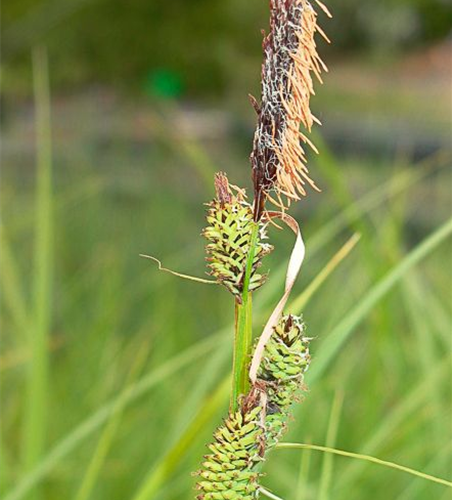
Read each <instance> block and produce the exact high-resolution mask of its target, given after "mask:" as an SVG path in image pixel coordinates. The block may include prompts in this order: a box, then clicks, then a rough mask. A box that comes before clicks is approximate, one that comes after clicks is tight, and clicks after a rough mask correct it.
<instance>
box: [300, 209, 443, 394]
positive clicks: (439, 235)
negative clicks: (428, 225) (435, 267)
mask: <svg viewBox="0 0 452 500" xmlns="http://www.w3.org/2000/svg"><path fill="white" fill-rule="evenodd" d="M450 234H452V218H451V219H449V220H448V221H447V222H446V223H444V224H443V225H442V226H441V227H440V228H438V229H437V230H436V231H435V232H434V233H433V234H431V235H430V236H429V237H428V238H426V239H425V240H424V241H422V242H421V243H420V244H419V245H418V246H417V247H416V248H414V250H412V251H411V252H410V253H409V254H408V255H407V256H406V257H405V258H404V259H403V260H402V261H401V262H400V263H399V264H398V265H397V266H396V267H394V268H393V269H392V270H391V271H389V273H387V274H386V275H385V276H384V277H383V278H382V279H381V280H380V281H379V282H378V283H377V284H376V285H375V286H374V287H373V288H371V289H370V290H369V292H368V293H367V294H366V295H365V296H364V298H363V299H362V300H361V301H360V302H358V304H357V305H356V306H355V307H354V308H353V309H352V311H351V312H350V313H349V314H347V316H346V317H345V318H344V319H343V320H342V321H341V322H340V323H339V324H338V325H337V327H336V328H335V329H334V330H333V331H332V332H331V333H330V334H329V335H328V342H325V343H324V345H323V346H322V351H321V352H320V353H319V356H318V358H317V359H316V362H315V363H314V364H313V366H312V367H311V369H310V370H309V372H308V373H307V377H308V381H309V382H310V383H311V384H312V383H313V381H314V380H317V379H318V378H319V377H320V376H321V375H322V374H323V373H324V372H325V370H326V369H327V368H328V366H329V365H330V363H331V361H332V360H333V358H334V356H335V355H336V354H337V353H338V351H339V349H340V348H341V346H342V345H343V344H344V342H346V340H347V339H348V337H349V336H350V334H351V333H352V332H353V331H354V329H355V328H356V326H357V325H358V324H359V323H360V322H361V321H362V320H363V319H364V318H365V317H366V315H367V314H368V313H369V312H370V311H371V310H372V308H373V307H374V306H375V305H376V304H377V303H378V301H379V300H381V299H382V298H383V297H384V296H385V295H386V294H387V293H388V292H389V291H390V290H391V289H392V288H393V287H394V286H395V285H396V284H397V283H398V282H399V281H400V280H401V279H402V278H403V276H404V275H405V274H406V273H407V272H408V271H409V270H410V269H411V268H412V267H413V266H415V265H416V264H417V263H418V262H420V261H421V260H422V259H424V258H425V257H427V256H428V255H429V254H430V253H431V252H432V251H433V250H434V249H435V248H436V247H437V246H438V245H440V244H441V243H442V242H443V241H444V240H445V239H446V238H447V237H448V236H450Z"/></svg>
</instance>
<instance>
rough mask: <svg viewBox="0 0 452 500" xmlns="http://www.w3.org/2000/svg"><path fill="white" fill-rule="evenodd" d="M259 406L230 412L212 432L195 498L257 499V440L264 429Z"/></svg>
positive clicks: (259, 459)
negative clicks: (198, 492)
mask: <svg viewBox="0 0 452 500" xmlns="http://www.w3.org/2000/svg"><path fill="white" fill-rule="evenodd" d="M260 415H261V408H260V407H255V408H253V409H252V410H248V409H247V410H246V411H245V412H244V413H242V411H238V412H236V413H233V414H231V415H229V417H228V418H227V419H226V420H225V421H224V423H223V425H221V426H220V427H219V428H218V429H217V431H216V432H215V434H214V438H215V442H214V443H213V444H211V445H210V446H209V449H210V450H211V452H212V453H210V454H209V455H206V457H205V459H206V460H205V461H204V463H203V469H202V470H200V471H198V472H196V475H197V476H199V477H200V478H201V480H200V481H199V482H198V483H197V485H196V489H197V490H199V491H200V494H199V495H198V496H197V497H196V498H197V499H198V500H235V499H237V500H239V499H242V500H255V499H257V498H259V483H258V479H259V476H260V474H259V472H258V470H257V469H258V465H259V464H260V462H261V461H262V458H261V457H260V455H259V446H258V445H259V442H261V441H262V439H263V433H264V430H263V428H262V426H261V425H260Z"/></svg>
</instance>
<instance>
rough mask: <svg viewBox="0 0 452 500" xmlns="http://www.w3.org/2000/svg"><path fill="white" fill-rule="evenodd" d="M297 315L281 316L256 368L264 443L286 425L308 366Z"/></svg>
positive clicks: (270, 441)
mask: <svg viewBox="0 0 452 500" xmlns="http://www.w3.org/2000/svg"><path fill="white" fill-rule="evenodd" d="M304 331H305V325H304V323H303V322H302V320H301V318H299V317H296V316H291V315H288V316H283V317H282V318H281V320H280V322H279V323H278V325H277V326H276V327H275V331H274V333H273V335H272V336H271V338H270V340H269V342H268V343H267V345H266V346H265V350H264V354H263V356H262V361H261V364H260V367H259V371H258V383H259V385H260V386H261V387H264V388H265V393H266V397H267V407H266V418H265V426H266V431H267V435H266V446H267V450H268V449H269V448H270V447H272V446H273V445H275V444H276V442H277V441H278V440H279V439H280V437H281V435H282V434H283V432H284V430H285V428H286V421H287V417H288V416H289V413H290V408H291V406H292V403H293V402H294V401H296V400H297V395H298V394H299V392H300V389H302V388H303V379H304V374H305V373H306V371H307V369H308V368H309V363H310V356H309V347H308V339H307V338H306V337H304Z"/></svg>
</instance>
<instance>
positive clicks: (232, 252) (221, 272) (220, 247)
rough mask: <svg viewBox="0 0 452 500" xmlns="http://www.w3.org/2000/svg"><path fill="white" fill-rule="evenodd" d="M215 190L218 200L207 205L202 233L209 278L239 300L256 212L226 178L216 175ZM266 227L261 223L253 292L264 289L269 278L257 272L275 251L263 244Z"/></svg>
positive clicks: (251, 279) (251, 285)
mask: <svg viewBox="0 0 452 500" xmlns="http://www.w3.org/2000/svg"><path fill="white" fill-rule="evenodd" d="M215 188H216V192H217V198H216V199H215V200H213V201H212V202H211V203H209V204H208V207H209V208H208V211H207V223H208V226H207V227H206V228H205V229H204V231H203V235H204V236H205V237H206V238H207V240H208V241H209V243H208V244H207V246H206V250H207V255H208V256H207V261H208V262H209V268H210V274H211V275H212V276H214V277H215V278H216V279H217V280H218V282H219V283H221V284H222V285H224V286H225V287H226V288H227V289H228V290H229V291H230V292H231V293H232V294H234V295H235V296H236V297H238V298H239V297H240V296H241V294H242V291H243V279H244V276H245V267H246V260H247V257H248V254H249V252H250V248H251V239H252V232H253V227H254V221H253V209H252V207H251V205H250V204H249V203H247V202H246V201H245V199H244V195H243V193H241V192H239V193H238V194H237V195H234V194H233V193H232V191H231V189H230V187H229V183H228V180H227V178H226V176H225V175H224V174H217V176H216V178H215ZM266 226H267V225H266V224H264V223H262V222H261V223H259V235H258V242H257V245H256V248H255V256H254V260H253V266H252V273H251V276H250V285H249V289H250V290H256V289H257V288H259V287H260V286H262V285H263V284H264V282H265V279H266V275H261V274H259V273H258V272H257V269H258V268H259V267H260V265H261V261H262V258H263V257H264V256H265V255H267V254H268V253H269V252H271V250H272V249H273V247H272V246H271V245H269V244H267V243H263V240H265V239H266V238H267V232H266Z"/></svg>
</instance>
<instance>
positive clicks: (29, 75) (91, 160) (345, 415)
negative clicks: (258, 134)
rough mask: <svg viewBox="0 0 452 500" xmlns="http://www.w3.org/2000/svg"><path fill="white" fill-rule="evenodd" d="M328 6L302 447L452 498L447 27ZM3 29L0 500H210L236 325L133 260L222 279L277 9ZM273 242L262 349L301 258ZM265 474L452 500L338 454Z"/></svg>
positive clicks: (122, 15) (7, 17)
mask: <svg viewBox="0 0 452 500" xmlns="http://www.w3.org/2000/svg"><path fill="white" fill-rule="evenodd" d="M329 7H330V8H331V10H332V11H333V14H334V18H333V20H332V21H329V20H327V19H326V17H325V16H324V15H321V16H320V19H321V24H322V26H323V28H324V29H325V31H326V32H327V33H328V34H329V35H330V36H331V38H332V40H333V44H332V45H331V46H326V45H325V44H324V43H321V42H319V46H320V50H321V53H322V55H323V58H324V60H325V61H326V62H327V64H328V65H329V67H330V72H329V74H328V75H326V76H325V84H324V85H323V86H322V87H319V86H318V87H317V88H318V90H317V93H316V96H315V97H314V98H313V101H312V105H313V109H314V112H315V113H316V115H317V116H318V117H319V118H320V119H321V121H322V122H323V123H324V125H323V127H322V128H321V130H319V129H318V130H316V131H315V137H314V139H315V141H316V143H317V145H318V147H319V149H320V151H321V154H320V155H319V156H315V157H314V156H310V171H311V173H312V176H313V178H315V179H316V181H317V184H318V185H320V186H321V188H322V193H321V194H316V193H310V195H309V197H308V198H306V199H305V200H303V201H302V202H301V203H299V204H297V205H296V206H294V207H293V215H294V216H295V217H296V218H297V219H298V220H299V222H300V224H301V226H302V230H303V233H304V237H305V240H306V244H307V259H306V262H305V264H304V266H303V269H302V273H301V276H300V278H299V280H298V282H297V284H296V287H295V289H294V293H293V309H292V310H293V311H294V312H303V314H304V317H305V320H306V322H307V324H308V331H309V335H310V336H312V337H313V341H312V348H311V351H312V356H313V362H312V369H311V371H310V372H309V376H308V378H307V383H308V385H309V388H310V389H309V393H308V394H307V398H306V401H305V402H304V403H303V404H302V405H300V407H299V408H297V410H296V418H295V420H294V421H293V422H292V423H291V427H290V433H289V434H288V435H287V437H286V438H285V439H286V440H290V441H294V442H310V443H315V444H320V445H322V444H328V445H330V446H333V447H334V446H335V447H338V448H341V449H345V450H350V451H355V452H361V453H367V454H370V455H374V456H377V457H380V458H383V459H386V460H391V461H394V462H397V463H401V464H404V465H407V466H409V467H412V468H415V469H418V470H421V471H424V472H426V473H429V474H433V475H437V476H439V477H443V478H448V479H451V469H452V445H451V443H452V431H451V417H452V415H451V387H450V376H451V347H452V346H451V330H452V320H451V318H452V296H451V284H452V261H451V250H452V244H451V243H452V242H451V238H450V234H451V231H452V228H451V222H450V219H449V218H450V215H451V208H452V193H451V189H452V179H451V170H450V166H451V154H452V151H451V143H450V137H451V135H450V134H451V122H450V120H451V111H452V109H451V94H450V84H451V65H450V62H451V55H450V54H451V52H450V49H451V38H450V28H451V14H452V12H451V5H450V3H449V2H446V1H441V0H416V1H414V0H410V1H409V0H406V1H403V0H385V1H380V2H376V1H374V2H358V1H357V0H347V1H344V2H340V3H339V2H337V3H335V4H332V3H331V2H330V3H329ZM1 24H2V63H1V64H2V84H3V85H2V94H1V99H2V102H1V103H2V116H1V120H2V122H1V123H2V134H1V135H2V151H1V160H2V169H1V188H0V189H1V206H2V225H1V231H2V238H1V248H0V250H1V267H0V271H1V285H2V293H1V338H2V339H1V346H0V374H1V386H0V388H1V441H0V497H1V498H2V499H3V500H19V499H27V500H61V499H73V500H124V499H127V500H129V499H130V500H147V499H149V500H151V499H155V500H179V499H180V500H182V499H188V498H192V497H193V496H194V494H192V490H191V488H192V487H193V484H194V479H193V478H192V477H191V476H190V472H191V471H193V470H196V469H197V467H198V466H199V463H200V462H201V458H202V455H203V454H204V453H205V451H206V449H205V443H207V442H208V441H209V440H210V437H211V435H212V432H213V430H214V428H215V426H216V425H218V423H219V422H220V420H221V417H222V415H224V414H225V411H226V408H227V400H228V383H227V380H226V377H227V374H228V373H229V371H230V366H231V359H230V358H231V341H232V337H231V335H232V325H231V322H232V318H233V303H232V299H231V298H230V297H229V296H228V294H227V293H226V292H225V291H224V290H221V289H217V288H212V287H208V286H203V285H200V284H195V283H192V282H188V281H182V280H179V279H177V278H175V277H172V276H169V275H167V274H164V273H159V272H158V270H157V268H156V266H155V265H154V264H153V263H151V262H150V261H146V260H144V259H140V258H139V257H138V254H140V253H149V254H152V255H155V256H157V257H159V258H161V259H162V260H163V262H164V264H165V265H166V266H168V267H171V268H174V269H177V270H180V271H181V272H186V273H191V274H194V275H197V276H203V275H204V273H205V263H204V250H203V245H204V242H203V240H202V238H201V236H200V232H201V229H202V228H203V225H204V208H205V207H204V206H203V203H204V202H207V201H208V200H209V199H210V198H212V196H213V186H212V179H213V174H214V172H216V171H218V170H225V171H227V172H228V174H229V177H230V179H231V181H232V182H233V183H235V184H238V185H241V186H245V187H247V188H248V189H249V188H250V169H249V162H248V156H249V153H250V148H251V140H252V134H253V127H254V125H255V116H254V115H253V111H252V109H251V106H250V105H249V103H248V98H247V94H248V93H253V94H255V95H259V77H260V64H261V39H262V36H261V34H260V30H261V29H262V28H265V29H267V25H268V4H267V2H266V1H265V0H248V1H246V2H244V1H239V0H226V1H217V0H209V1H207V0H191V1H188V0H185V1H183V0H172V1H171V2H163V1H161V0H147V1H146V0H129V1H127V2H126V1H122V2H120V1H117V2H111V1H109V2H107V1H105V0H97V1H96V0H46V1H37V0H6V1H4V2H3V3H2V18H1ZM355 233H359V234H360V235H361V239H360V241H359V242H358V243H357V245H356V247H355V248H354V249H353V250H352V251H351V252H350V253H349V254H348V255H347V256H346V257H345V258H344V259H343V261H341V262H340V263H339V264H338V265H337V267H336V268H335V269H334V270H331V269H330V267H328V262H330V259H332V258H334V256H336V257H337V252H338V251H339V250H340V248H341V247H342V246H343V245H344V244H345V242H346V241H347V240H348V239H349V238H350V237H351V236H352V235H353V234H355ZM271 240H272V243H273V244H274V245H275V247H276V250H275V251H274V253H273V254H272V255H271V256H270V257H269V258H268V262H267V266H268V268H269V269H270V270H271V272H270V279H269V282H268V284H267V285H266V286H265V287H264V288H263V289H262V290H261V291H259V292H258V293H256V295H255V307H256V314H255V326H256V329H255V331H256V334H257V333H258V332H259V330H260V328H261V327H262V325H263V323H264V322H265V319H266V317H267V316H268V314H269V311H270V310H271V307H272V305H274V304H275V303H276V301H277V300H278V298H279V295H280V294H281V291H282V288H283V278H284V266H285V264H286V261H287V258H288V255H289V253H290V249H291V244H292V237H291V235H290V234H287V233H286V232H280V231H277V230H274V229H272V230H271ZM337 258H338V257H337ZM319 273H323V274H320V276H323V277H324V278H325V279H324V280H323V281H322V283H321V284H320V281H319ZM306 290H308V291H311V292H313V293H309V294H308V295H309V296H307V295H306ZM307 299H309V300H307ZM225 380H226V381H225ZM265 471H266V473H267V476H266V477H265V478H264V483H265V485H266V486H267V487H268V488H271V489H272V490H273V491H274V492H275V493H277V494H278V495H279V496H281V497H282V498H284V499H285V500H314V499H315V500H327V499H330V500H333V499H334V500H360V499H362V498H372V499H376V500H379V499H384V500H386V499H388V498H391V499H395V500H430V499H432V498H435V499H439V500H446V499H448V498H450V490H448V489H447V488H445V487H444V486H441V485H436V484H433V483H431V482H428V481H425V480H422V479H419V478H414V477H413V476H410V475H407V474H404V473H401V472H396V471H393V470H390V469H387V468H384V467H380V466H377V465H374V464H368V463H365V462H362V461H356V460H352V459H348V458H341V457H335V458H334V459H333V458H332V457H331V455H326V454H321V453H319V452H309V451H287V450H276V451H274V452H273V453H272V455H271V457H270V458H269V460H268V462H267V464H266V467H265Z"/></svg>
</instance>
